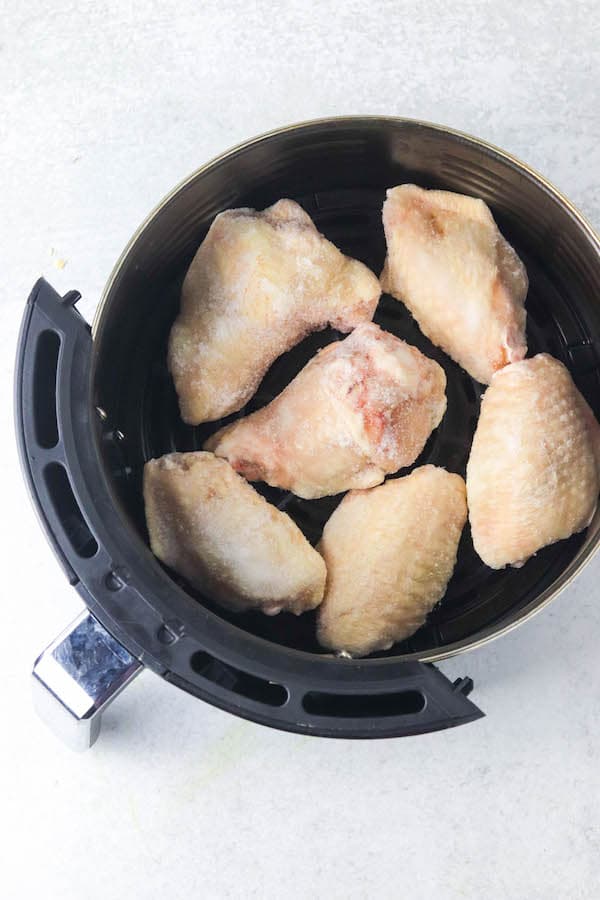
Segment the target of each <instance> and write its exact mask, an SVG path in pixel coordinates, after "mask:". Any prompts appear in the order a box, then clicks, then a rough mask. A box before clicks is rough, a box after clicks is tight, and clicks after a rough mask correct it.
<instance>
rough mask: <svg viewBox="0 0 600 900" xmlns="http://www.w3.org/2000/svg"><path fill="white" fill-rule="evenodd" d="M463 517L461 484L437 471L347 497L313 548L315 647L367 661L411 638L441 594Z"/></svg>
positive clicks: (429, 470) (430, 469) (453, 561)
mask: <svg viewBox="0 0 600 900" xmlns="http://www.w3.org/2000/svg"><path fill="white" fill-rule="evenodd" d="M466 519H467V504H466V497H465V483H464V481H463V480H462V478H461V477H460V475H452V474H450V473H449V472H446V470H445V469H440V468H437V467H436V466H429V465H428V466H422V467H421V468H418V469H415V470H414V471H413V472H411V474H410V475H407V476H405V477H404V478H397V479H394V480H392V481H387V482H386V483H385V484H382V485H381V486H380V487H376V488H373V489H372V490H369V491H351V492H350V493H349V494H347V495H346V496H345V497H344V499H343V500H342V502H341V503H340V505H339V506H338V507H337V509H336V510H335V512H334V513H333V515H332V516H331V518H330V519H329V521H328V522H327V524H326V525H325V529H324V531H323V537H322V539H321V543H320V544H319V547H318V549H319V550H320V552H321V553H322V554H323V559H324V560H325V563H326V565H327V585H326V588H325V597H324V599H323V603H322V604H321V606H320V607H319V610H318V612H317V637H318V639H319V643H320V644H321V645H322V646H323V647H327V648H329V649H331V650H345V651H347V652H348V653H350V654H351V655H353V656H365V655H366V654H368V653H372V652H373V651H375V650H387V649H388V648H389V647H391V646H392V645H393V644H394V643H395V642H396V641H401V640H404V639H405V638H407V637H410V635H411V634H414V632H415V631H417V629H418V628H420V627H421V625H422V624H423V622H424V621H425V619H426V617H427V615H428V613H429V612H430V611H431V610H432V609H433V607H434V606H435V604H436V603H437V601H438V600H440V599H441V598H442V597H443V596H444V594H445V592H446V587H447V585H448V582H449V580H450V577H451V576H452V572H453V570H454V566H455V564H456V554H457V550H458V542H459V540H460V536H461V533H462V530H463V527H464V524H465V522H466Z"/></svg>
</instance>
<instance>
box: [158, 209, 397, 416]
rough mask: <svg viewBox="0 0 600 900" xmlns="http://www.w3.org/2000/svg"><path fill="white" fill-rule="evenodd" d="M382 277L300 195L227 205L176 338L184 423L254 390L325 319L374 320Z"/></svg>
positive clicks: (226, 408)
mask: <svg viewBox="0 0 600 900" xmlns="http://www.w3.org/2000/svg"><path fill="white" fill-rule="evenodd" d="M379 295H380V287H379V282H378V280H377V278H376V277H375V275H373V273H372V272H371V271H370V270H369V269H368V268H367V267H366V266H364V265H363V264H362V263H360V262H358V261H356V260H354V259H350V258H349V257H347V256H344V255H343V253H341V252H340V251H339V250H338V249H337V248H336V247H335V246H334V245H333V244H332V243H330V241H328V240H326V239H325V238H324V237H323V235H321V234H319V232H318V231H317V229H316V227H315V225H314V224H313V222H312V220H311V218H310V216H308V215H307V213H305V212H304V210H303V209H302V207H301V206H299V205H298V204H297V203H295V202H293V201H292V200H280V201H279V202H278V203H275V205H274V206H271V207H269V208H268V209H265V210H264V211H263V212H256V211H255V210H253V209H230V210H227V211H226V212H222V213H220V214H219V215H218V216H217V217H216V218H215V220H214V221H213V223H212V225H211V227H210V230H209V232H208V234H207V236H206V238H205V239H204V241H203V242H202V244H201V246H200V248H199V250H198V252H197V253H196V255H195V257H194V259H193V261H192V264H191V266H190V268H189V270H188V272H187V275H186V277H185V281H184V283H183V288H182V292H181V309H180V312H179V315H178V317H177V319H176V320H175V323H174V325H173V328H172V330H171V335H170V339H169V349H168V364H169V369H170V372H171V374H172V376H173V379H174V382H175V388H176V390H177V394H178V396H179V406H180V410H181V416H182V418H183V419H184V421H185V422H187V423H189V424H192V425H198V424H200V423H201V422H208V421H213V420H215V419H220V418H221V417H223V416H226V415H228V414H229V413H232V412H236V411H237V410H239V409H241V408H242V406H243V405H244V404H245V403H246V402H247V401H248V400H249V399H250V398H251V397H252V395H253V394H254V393H255V392H256V389H257V388H258V385H259V384H260V381H261V379H262V378H263V376H264V374H265V372H266V371H267V369H268V368H269V366H270V365H271V363H272V362H274V360H275V359H276V358H277V357H278V356H280V355H281V354H282V353H284V352H285V351H286V350H289V349H290V348H291V347H293V346H294V344H296V343H298V341H300V340H301V339H302V338H303V337H305V335H307V334H308V333H309V332H311V331H318V330H319V329H322V328H325V326H326V325H327V324H330V325H332V326H333V327H334V328H337V329H339V330H340V331H343V332H348V331H351V330H352V329H353V328H354V327H355V326H356V325H358V324H359V323H361V322H368V321H370V320H371V319H372V318H373V313H374V312H375V307H376V306H377V301H378V299H379Z"/></svg>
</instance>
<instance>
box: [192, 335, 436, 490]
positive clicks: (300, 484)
mask: <svg viewBox="0 0 600 900" xmlns="http://www.w3.org/2000/svg"><path fill="white" fill-rule="evenodd" d="M445 388H446V376H445V375H444V371H443V369H442V368H441V366H439V365H438V364H437V363H436V362H433V360H431V359H428V358H427V357H426V356H423V354H422V353H420V351H419V350H417V349H416V347H411V346H410V345H409V344H405V343H404V341H401V340H399V339H398V338H396V337H394V336H393V335H392V334H389V333H388V332H386V331H382V330H381V329H380V328H379V327H378V326H377V325H374V324H373V323H368V324H366V325H359V326H358V328H356V329H355V331H353V332H352V334H351V335H350V336H349V337H347V338H345V340H343V341H339V342H335V343H332V344H329V345H328V346H327V347H325V348H324V349H323V350H321V351H320V352H319V353H317V355H316V356H315V357H313V359H312V360H311V361H310V362H309V363H308V364H307V365H306V366H305V367H304V368H303V369H302V371H301V372H300V373H299V374H298V375H297V376H296V377H295V378H294V380H293V381H292V382H291V383H290V384H289V385H288V386H287V387H286V388H285V390H284V391H282V393H281V394H280V395H279V396H278V397H276V398H275V399H274V400H273V401H271V403H269V404H268V405H267V406H265V407H263V409H260V410H258V411H257V412H255V413H252V415H250V416H248V417H247V418H245V419H239V420H238V421H237V422H234V423H233V424H232V425H228V426H226V427H225V428H223V429H221V430H220V431H218V432H217V433H216V434H215V435H213V436H212V437H211V438H210V439H209V440H208V441H207V442H206V444H205V448H206V449H208V450H213V451H214V453H216V455H217V456H224V457H225V458H226V459H228V460H229V462H230V463H231V465H232V466H233V467H234V469H236V471H238V472H240V473H241V474H242V475H244V476H245V477H246V478H248V479H250V480H251V481H266V482H267V483H268V484H271V485H274V486H275V487H280V488H285V489H287V490H291V491H293V492H294V493H295V494H298V496H300V497H305V498H307V499H310V498H314V497H323V496H325V495H327V494H337V493H340V492H341V491H346V490H349V489H350V488H367V487H372V486H373V485H375V484H380V483H381V482H382V481H383V479H384V478H385V476H386V474H389V473H391V472H396V471H397V470H398V469H400V468H401V467H403V466H408V465H411V464H412V463H413V462H414V461H415V459H416V458H417V456H418V455H419V453H420V452H421V450H422V449H423V447H424V445H425V442H426V441H427V438H428V437H429V435H430V434H431V432H432V430H433V429H434V428H436V427H437V425H438V424H439V422H440V420H441V418H442V416H443V415H444V411H445V409H446V395H445Z"/></svg>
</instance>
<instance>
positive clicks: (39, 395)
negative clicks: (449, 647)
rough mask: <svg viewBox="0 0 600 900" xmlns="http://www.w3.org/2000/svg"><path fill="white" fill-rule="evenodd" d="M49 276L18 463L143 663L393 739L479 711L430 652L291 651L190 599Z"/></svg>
mask: <svg viewBox="0 0 600 900" xmlns="http://www.w3.org/2000/svg"><path fill="white" fill-rule="evenodd" d="M78 299H79V294H77V293H76V292H74V291H72V292H69V293H68V294H66V295H65V296H64V297H60V295H59V294H57V293H56V291H54V290H53V288H52V287H51V286H50V285H49V284H48V283H47V282H46V281H44V280H43V279H40V280H39V281H38V282H37V284H36V285H35V287H34V289H33V291H32V293H31V295H30V297H29V299H28V302H27V307H26V310H25V315H24V319H23V326H22V330H21V337H20V342H19V349H18V356H17V369H16V403H15V409H16V425H17V436H18V442H19V448H20V453H21V460H22V464H23V469H24V472H25V475H26V478H27V481H28V484H29V488H30V491H31V493H32V496H33V498H34V501H35V504H36V507H37V509H38V512H39V515H40V519H41V521H42V524H43V526H44V528H45V531H46V534H47V536H48V538H49V540H50V542H51V544H52V546H53V547H54V550H55V552H56V554H57V557H58V559H59V561H60V563H61V565H62V567H63V569H64V570H65V572H66V574H67V577H68V578H69V581H70V582H71V584H73V585H74V586H75V587H76V588H77V590H78V591H79V593H80V594H81V596H82V598H83V599H84V602H85V603H86V605H87V606H88V607H89V608H90V610H91V611H92V613H93V614H94V615H95V616H96V617H97V618H98V620H99V621H100V622H101V623H102V624H103V625H104V627H105V628H106V630H107V631H108V632H109V633H110V634H112V635H113V637H115V638H116V639H117V640H118V641H120V642H121V643H122V644H123V646H124V647H126V648H127V650H128V651H129V652H130V653H131V654H132V655H133V656H135V657H136V658H137V659H138V660H140V661H141V662H143V663H144V664H145V665H147V666H149V667H150V668H152V669H154V670H155V671H156V672H158V673H159V674H161V675H163V676H164V677H165V678H166V679H167V680H169V681H171V682H172V683H173V684H175V685H177V686H178V687H181V688H182V689H184V690H186V691H188V692H190V693H192V694H194V695H195V696H198V697H200V698H202V699H204V700H206V701H208V702H209V703H212V704H214V705H216V706H219V707H221V708H223V709H225V710H227V711H229V712H233V713H235V714H237V715H240V716H244V717H246V718H249V719H252V720H253V721H257V722H261V723H263V724H265V725H271V726H275V727H278V728H282V729H285V730H289V731H297V732H301V733H304V734H315V735H322V736H327V737H344V738H374V737H398V736H403V735H411V734H421V733H424V732H429V731H437V730H440V729H443V728H449V727H453V726H456V725H462V724H464V723H466V722H471V721H473V720H475V719H478V718H480V717H481V716H482V715H483V713H482V712H481V711H480V710H479V709H478V708H477V707H476V706H475V705H474V704H473V703H472V702H471V701H470V700H469V698H468V696H467V695H468V694H469V693H470V690H471V688H472V682H471V680H470V679H468V678H467V679H462V680H459V681H457V682H454V683H452V682H451V681H450V680H449V679H447V678H446V677H445V676H444V675H443V674H442V673H441V672H440V671H439V670H438V669H436V668H435V667H434V666H432V665H429V664H423V663H420V662H418V661H415V662H402V661H399V662H396V661H395V660H391V659H378V660H353V659H335V658H334V659H331V658H324V657H318V656H314V655H312V654H307V653H299V652H296V651H291V650H290V651H285V650H282V648H280V647H276V646H274V645H272V644H269V643H268V642H266V641H264V640H262V639H260V638H255V637H254V636H252V635H249V634H248V633H247V632H244V631H243V630H242V629H239V628H235V627H232V626H230V625H228V624H227V623H225V622H223V620H222V619H220V618H219V617H218V616H216V615H214V614H213V613H211V612H210V611H208V610H207V609H205V608H204V607H203V606H201V605H200V604H197V603H195V602H194V601H192V600H190V598H189V596H188V595H187V594H185V592H183V591H181V589H179V588H178V587H177V586H176V585H175V584H174V582H173V581H172V580H171V579H170V578H169V576H168V575H167V573H166V572H165V571H164V570H163V569H162V568H161V567H160V566H159V564H158V563H157V561H156V560H155V559H154V558H153V557H152V555H151V554H150V552H149V550H148V548H147V547H146V546H145V545H144V544H143V543H142V542H141V540H140V538H139V536H137V535H134V534H133V533H132V529H131V527H130V526H129V525H128V523H127V522H126V521H125V519H124V518H123V516H122V515H121V513H120V512H119V511H118V509H117V508H116V506H115V503H114V500H113V498H112V497H111V495H110V493H109V490H108V487H107V483H106V479H105V477H104V473H103V469H102V465H101V462H100V459H99V455H98V452H97V448H96V441H97V440H107V439H110V435H111V433H112V427H111V425H110V423H109V422H107V421H105V419H104V417H103V411H102V410H97V409H95V407H94V401H93V398H92V396H91V384H90V381H91V378H90V371H91V368H90V367H91V358H92V338H91V334H90V329H89V327H88V325H87V323H86V322H85V321H84V320H83V319H82V318H81V316H80V315H79V313H78V312H77V310H76V309H75V308H74V304H75V302H76V301H77V300H78Z"/></svg>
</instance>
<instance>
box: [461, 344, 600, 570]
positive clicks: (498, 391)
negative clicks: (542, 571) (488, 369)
mask: <svg viewBox="0 0 600 900" xmlns="http://www.w3.org/2000/svg"><path fill="white" fill-rule="evenodd" d="M599 447H600V426H599V425H598V423H597V421H596V419H595V417H594V414H593V412H592V411H591V409H590V408H589V406H588V405H587V403H586V402H585V400H584V399H583V397H582V396H581V394H580V393H579V391H578V390H577V388H576V387H575V385H574V384H573V380H572V379H571V376H570V374H569V372H568V370H567V369H566V368H565V366H563V364H562V363H560V362H559V361H558V360H556V359H554V358H553V357H551V356H549V355H548V354H546V353H540V354H539V355H538V356H534V357H533V358H532V359H525V360H523V361H522V362H518V363H513V364H512V365H510V366H507V367H506V368H505V369H502V370H501V371H500V372H498V373H497V374H496V375H494V378H493V379H492V383H491V384H490V386H489V388H488V389H487V391H486V392H485V394H484V397H483V400H482V404H481V415H480V418H479V422H478V425H477V430H476V432H475V437H474V439H473V446H472V448H471V455H470V458H469V462H468V465H467V494H468V502H469V518H470V521H471V531H472V534H473V544H474V546H475V549H476V551H477V553H478V554H479V556H480V557H481V559H482V560H483V561H484V562H485V563H486V564H487V565H488V566H491V568H493V569H501V568H503V567H504V566H506V565H511V564H512V565H520V564H522V563H523V562H525V560H527V559H528V558H529V557H530V556H532V555H533V554H534V553H536V552H537V551H538V550H540V549H541V548H542V547H545V546H546V545H548V544H553V543H554V542H555V541H559V540H561V539H563V538H568V537H570V535H572V534H575V533H576V532H578V531H581V530H582V529H583V528H585V527H586V526H587V525H588V524H589V522H590V520H591V518H592V516H593V514H594V510H595V508H596V503H597V499H598V489H599V486H600V485H599V476H598V461H599V457H598V455H597V454H598V448H599Z"/></svg>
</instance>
